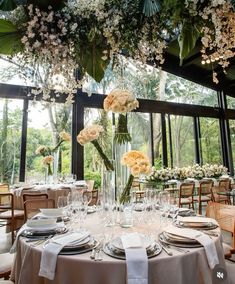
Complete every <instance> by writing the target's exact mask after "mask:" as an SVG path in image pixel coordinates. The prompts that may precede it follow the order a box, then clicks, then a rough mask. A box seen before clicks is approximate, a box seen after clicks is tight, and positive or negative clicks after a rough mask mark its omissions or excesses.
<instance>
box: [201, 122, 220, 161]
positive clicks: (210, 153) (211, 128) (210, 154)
mask: <svg viewBox="0 0 235 284" xmlns="http://www.w3.org/2000/svg"><path fill="white" fill-rule="evenodd" d="M200 132H201V153H202V162H203V164H205V163H211V164H215V163H218V164H223V159H222V152H221V139H220V125H219V120H218V119H216V118H206V117H200Z"/></svg>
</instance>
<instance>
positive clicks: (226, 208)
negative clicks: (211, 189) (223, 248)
mask: <svg viewBox="0 0 235 284" xmlns="http://www.w3.org/2000/svg"><path fill="white" fill-rule="evenodd" d="M206 216H207V217H210V218H213V219H215V220H216V221H217V222H218V224H219V226H220V228H221V229H222V230H225V231H228V232H231V233H232V234H233V248H235V206H233V205H227V204H223V203H217V202H209V203H208V205H207V208H206Z"/></svg>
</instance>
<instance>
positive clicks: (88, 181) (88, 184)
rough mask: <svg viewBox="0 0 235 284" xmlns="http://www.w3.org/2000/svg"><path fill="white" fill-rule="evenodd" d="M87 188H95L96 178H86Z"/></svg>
mask: <svg viewBox="0 0 235 284" xmlns="http://www.w3.org/2000/svg"><path fill="white" fill-rule="evenodd" d="M86 184H87V188H88V190H89V191H92V190H93V189H94V185H95V181H94V180H86Z"/></svg>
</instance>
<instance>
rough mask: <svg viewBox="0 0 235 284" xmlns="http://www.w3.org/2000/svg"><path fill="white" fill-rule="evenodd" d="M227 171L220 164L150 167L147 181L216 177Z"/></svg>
mask: <svg viewBox="0 0 235 284" xmlns="http://www.w3.org/2000/svg"><path fill="white" fill-rule="evenodd" d="M227 173H228V169H227V168H226V167H224V166H222V165H217V164H214V165H211V164H205V165H203V166H200V165H198V164H196V165H193V166H188V167H182V168H177V167H176V168H173V169H171V168H165V169H160V170H157V169H156V168H155V167H153V168H152V172H151V174H150V175H149V176H148V177H147V180H148V181H156V182H165V181H168V180H171V179H177V180H184V179H186V178H195V179H202V178H205V177H206V178H218V177H220V176H222V175H225V174H227Z"/></svg>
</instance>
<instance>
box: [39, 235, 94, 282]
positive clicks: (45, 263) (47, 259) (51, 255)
mask: <svg viewBox="0 0 235 284" xmlns="http://www.w3.org/2000/svg"><path fill="white" fill-rule="evenodd" d="M88 236H89V233H88V232H74V233H69V234H66V235H63V236H62V237H60V238H55V239H52V240H51V242H50V243H49V244H48V245H47V246H46V247H45V249H44V250H43V252H42V256H41V263H40V270H39V276H42V277H46V278H48V279H50V280H53V279H54V278H55V269H56V263H57V257H58V254H59V252H60V251H61V250H62V248H63V247H64V246H66V245H68V244H69V243H73V242H75V241H76V242H78V240H80V241H82V240H84V239H85V238H87V237H88Z"/></svg>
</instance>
